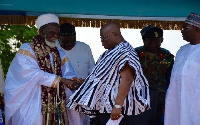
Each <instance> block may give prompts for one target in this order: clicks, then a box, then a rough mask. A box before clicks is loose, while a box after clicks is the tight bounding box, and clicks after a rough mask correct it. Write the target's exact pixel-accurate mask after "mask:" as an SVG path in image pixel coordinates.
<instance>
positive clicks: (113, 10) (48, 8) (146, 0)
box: [0, 0, 200, 29]
mask: <svg viewBox="0 0 200 125" xmlns="http://www.w3.org/2000/svg"><path fill="white" fill-rule="evenodd" d="M199 5H200V0H190V1H189V0H109V1H108V0H101V1H100V0H99V1H94V0H85V1H82V0H59V1H58V0H50V1H47V0H1V1H0V18H1V19H0V24H5V23H8V24H34V19H35V18H36V16H38V15H40V14H41V13H55V14H57V15H58V16H59V17H60V18H61V19H62V21H63V22H65V21H70V20H71V21H72V20H73V21H75V20H76V21H78V22H77V23H80V22H84V21H88V20H90V21H89V22H88V23H89V25H87V26H94V27H98V26H100V25H101V23H99V24H97V23H98V22H102V21H103V22H102V23H104V22H106V21H108V20H119V21H121V20H123V21H124V20H125V22H124V23H127V24H129V23H135V24H134V25H137V24H136V23H137V22H141V21H142V22H143V24H142V25H146V21H147V22H149V21H150V22H152V21H154V23H157V24H158V25H162V24H161V23H167V25H170V24H171V25H175V24H178V23H177V22H179V24H181V22H183V21H184V19H185V18H186V16H187V15H188V14H189V13H190V12H195V13H200V9H199ZM6 17H8V18H7V20H6V19H4V18H6ZM22 18H24V21H22V22H21V23H19V22H20V20H23V19H22ZM27 18H28V19H27ZM30 18H31V19H32V21H33V22H31V23H30V22H27V21H30V20H31V19H30ZM17 22H18V23H17ZM91 22H95V25H92V24H91ZM144 22H145V23H144ZM173 22H174V24H172V23H173ZM159 23H160V24H159ZM179 24H178V25H179ZM77 25H78V24H77ZM81 25H82V26H86V24H84V23H82V24H81ZM125 25H126V24H125ZM129 25H131V24H129ZM125 27H126V26H125ZM127 27H130V28H137V27H131V26H127ZM169 29H170V28H169ZM172 29H173V28H172ZM175 29H176V28H175Z"/></svg>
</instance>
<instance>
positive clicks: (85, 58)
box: [56, 41, 95, 125]
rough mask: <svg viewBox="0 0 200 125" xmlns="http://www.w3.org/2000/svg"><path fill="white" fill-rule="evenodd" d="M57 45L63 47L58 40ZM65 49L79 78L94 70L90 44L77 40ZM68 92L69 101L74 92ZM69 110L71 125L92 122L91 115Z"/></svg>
mask: <svg viewBox="0 0 200 125" xmlns="http://www.w3.org/2000/svg"><path fill="white" fill-rule="evenodd" d="M56 46H57V47H58V48H61V49H63V48H62V47H61V46H60V44H59V42H58V41H56ZM63 51H65V54H66V56H67V57H68V59H69V60H70V62H71V64H72V67H73V69H74V71H75V73H76V76H77V77H78V78H83V79H85V78H86V77H87V76H88V75H89V74H90V72H91V71H92V69H93V67H94V65H95V62H94V58H93V55H92V52H91V49H90V47H89V45H87V44H85V43H83V42H79V41H76V45H75V46H74V47H73V48H72V49H71V50H64V49H63ZM67 93H70V94H68V97H67V102H68V101H69V96H70V95H72V94H73V92H72V91H70V90H69V92H67ZM67 112H68V113H67V115H68V118H69V124H70V125H89V124H90V122H89V121H90V120H89V116H88V117H86V115H84V114H82V113H79V112H77V111H74V110H71V109H69V108H67Z"/></svg>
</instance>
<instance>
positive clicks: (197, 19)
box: [185, 13, 200, 28]
mask: <svg viewBox="0 0 200 125" xmlns="http://www.w3.org/2000/svg"><path fill="white" fill-rule="evenodd" d="M185 23H188V24H190V25H193V26H196V27H199V28H200V15H199V14H196V13H190V14H189V16H188V17H187V18H186V20H185Z"/></svg>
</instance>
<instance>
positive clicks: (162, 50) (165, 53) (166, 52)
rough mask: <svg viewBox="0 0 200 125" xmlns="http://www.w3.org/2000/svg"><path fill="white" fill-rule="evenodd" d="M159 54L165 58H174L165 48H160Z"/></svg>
mask: <svg viewBox="0 0 200 125" xmlns="http://www.w3.org/2000/svg"><path fill="white" fill-rule="evenodd" d="M160 51H161V53H163V54H164V55H166V56H170V57H174V55H173V54H172V53H171V52H170V51H169V50H167V49H165V48H160Z"/></svg>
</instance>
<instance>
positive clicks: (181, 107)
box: [165, 13, 200, 125]
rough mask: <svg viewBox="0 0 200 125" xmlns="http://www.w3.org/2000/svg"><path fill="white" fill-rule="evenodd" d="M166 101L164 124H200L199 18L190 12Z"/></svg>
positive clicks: (183, 29) (183, 30)
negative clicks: (183, 43) (184, 42)
mask: <svg viewBox="0 0 200 125" xmlns="http://www.w3.org/2000/svg"><path fill="white" fill-rule="evenodd" d="M181 33H182V36H183V39H184V40H186V41H188V42H189V44H186V45H184V46H182V47H181V48H180V49H179V50H178V52H177V54H176V59H175V63H174V66H173V69H172V75H171V79H170V85H169V88H168V90H167V95H166V100H165V125H200V97H199V95H200V15H199V14H195V13H190V14H189V16H188V17H187V18H186V20H185V23H184V25H183V28H182V30H181Z"/></svg>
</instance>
